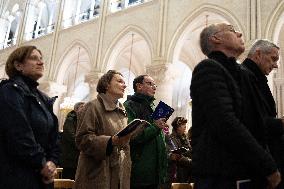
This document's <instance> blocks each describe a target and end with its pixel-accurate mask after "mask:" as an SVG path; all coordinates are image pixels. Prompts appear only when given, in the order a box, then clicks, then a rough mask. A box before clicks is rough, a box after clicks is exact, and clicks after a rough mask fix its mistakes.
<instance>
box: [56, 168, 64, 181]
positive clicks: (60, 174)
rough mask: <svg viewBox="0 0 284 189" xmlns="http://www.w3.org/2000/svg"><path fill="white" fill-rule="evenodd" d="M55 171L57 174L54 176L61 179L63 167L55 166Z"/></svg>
mask: <svg viewBox="0 0 284 189" xmlns="http://www.w3.org/2000/svg"><path fill="white" fill-rule="evenodd" d="M56 171H57V174H56V175H55V178H56V179H62V171H63V168H61V167H57V168H56Z"/></svg>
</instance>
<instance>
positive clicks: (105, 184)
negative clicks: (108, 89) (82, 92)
mask: <svg viewBox="0 0 284 189" xmlns="http://www.w3.org/2000/svg"><path fill="white" fill-rule="evenodd" d="M126 125H127V116H126V111H125V109H124V107H123V105H122V104H121V103H118V104H115V103H113V102H112V101H111V100H110V99H109V98H108V96H107V95H105V94H102V93H100V94H98V96H97V99H95V100H93V101H91V102H88V103H87V104H86V106H85V108H84V110H83V112H82V114H81V116H80V118H79V122H78V128H77V132H76V145H77V146H78V148H79V149H80V156H79V162H78V167H77V172H76V178H75V188H76V189H119V188H120V189H129V188H130V174H131V158H130V147H129V144H127V145H125V146H122V147H116V146H114V147H113V151H112V153H111V154H110V155H109V156H107V155H106V149H107V144H108V141H109V139H110V138H111V136H112V135H114V134H116V133H117V132H118V131H119V130H121V129H123V128H124V127H125V126H126Z"/></svg>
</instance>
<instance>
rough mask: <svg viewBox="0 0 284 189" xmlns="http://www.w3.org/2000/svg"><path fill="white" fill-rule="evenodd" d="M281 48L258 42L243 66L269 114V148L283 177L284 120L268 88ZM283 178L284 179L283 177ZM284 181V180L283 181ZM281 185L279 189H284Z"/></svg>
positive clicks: (276, 66)
mask: <svg viewBox="0 0 284 189" xmlns="http://www.w3.org/2000/svg"><path fill="white" fill-rule="evenodd" d="M278 60H279V47H278V46H277V45H275V44H274V43H272V42H271V41H269V40H257V41H256V42H255V43H254V44H253V45H252V47H251V49H250V51H249V53H248V57H247V58H246V59H245V60H244V62H243V64H242V65H243V66H244V69H245V70H246V71H248V72H249V74H250V75H251V77H250V78H251V79H250V80H251V82H253V83H254V85H255V86H256V87H257V89H256V90H255V92H256V93H259V96H260V97H261V99H262V101H263V102H264V107H265V110H266V112H267V117H266V118H265V123H266V126H267V127H268V136H267V139H268V146H269V150H270V152H271V154H272V157H273V158H274V159H275V161H276V163H277V165H278V169H279V170H280V171H281V174H282V176H283V173H284V168H283V164H284V140H283V125H284V120H283V119H277V110H276V105H275V101H274V98H273V96H272V93H271V91H270V88H269V86H268V80H267V78H266V76H267V75H269V73H271V71H272V70H273V69H275V68H278V65H277V61H278ZM282 178H283V177H282ZM282 180H283V179H282ZM283 187H284V185H283V183H281V184H280V185H279V186H278V187H277V188H283Z"/></svg>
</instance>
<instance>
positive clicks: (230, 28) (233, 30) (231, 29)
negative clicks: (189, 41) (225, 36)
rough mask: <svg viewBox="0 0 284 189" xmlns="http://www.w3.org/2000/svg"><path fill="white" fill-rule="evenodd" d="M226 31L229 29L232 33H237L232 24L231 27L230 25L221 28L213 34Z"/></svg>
mask: <svg viewBox="0 0 284 189" xmlns="http://www.w3.org/2000/svg"><path fill="white" fill-rule="evenodd" d="M225 31H229V32H232V33H237V31H236V30H235V28H234V27H233V26H230V27H228V28H226V29H223V30H220V31H217V32H215V33H213V35H216V34H217V33H220V32H225Z"/></svg>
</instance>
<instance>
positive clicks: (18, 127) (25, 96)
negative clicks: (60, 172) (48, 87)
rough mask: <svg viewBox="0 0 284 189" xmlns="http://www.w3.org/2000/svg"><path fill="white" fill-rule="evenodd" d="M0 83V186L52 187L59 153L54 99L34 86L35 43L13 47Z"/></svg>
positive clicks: (37, 74)
mask: <svg viewBox="0 0 284 189" xmlns="http://www.w3.org/2000/svg"><path fill="white" fill-rule="evenodd" d="M5 70H6V73H7V75H8V77H9V79H8V80H3V81H2V82H1V83H0V91H1V92H0V115H1V118H0V165H1V169H0V183H1V184H0V185H1V188H9V189H18V188H21V189H47V188H53V179H54V176H55V174H56V164H57V162H58V156H59V146H58V124H57V123H58V122H57V118H56V116H55V115H54V113H53V110H52V106H53V102H54V98H49V97H48V96H46V95H45V94H44V93H42V92H41V91H40V90H38V89H37V87H38V82H37V80H38V79H39V78H41V77H42V76H43V73H44V62H43V60H42V53H41V51H40V50H38V49H37V48H36V47H35V46H22V47H19V48H17V49H16V50H14V51H13V52H12V53H11V54H10V56H9V58H8V60H7V61H6V67H5Z"/></svg>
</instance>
